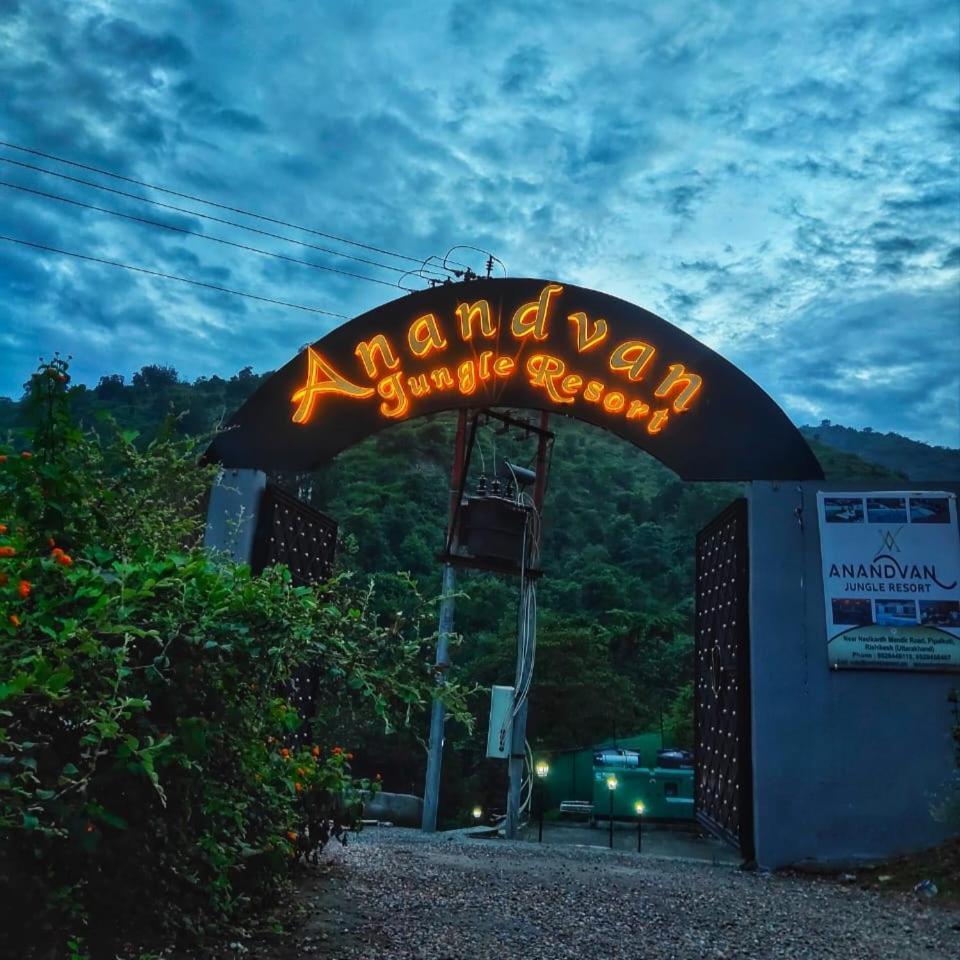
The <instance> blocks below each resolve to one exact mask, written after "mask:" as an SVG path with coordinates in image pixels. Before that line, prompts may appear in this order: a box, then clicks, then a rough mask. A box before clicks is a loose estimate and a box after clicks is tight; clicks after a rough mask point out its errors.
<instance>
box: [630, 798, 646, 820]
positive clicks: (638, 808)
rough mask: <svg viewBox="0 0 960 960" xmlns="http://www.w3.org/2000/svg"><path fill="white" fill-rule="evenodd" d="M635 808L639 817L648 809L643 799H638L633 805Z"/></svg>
mask: <svg viewBox="0 0 960 960" xmlns="http://www.w3.org/2000/svg"><path fill="white" fill-rule="evenodd" d="M633 809H634V810H635V811H636V812H637V816H638V817H641V816H643V811H644V810H646V809H647V808H646V807H645V806H644V804H643V801H642V800H638V801H637V802H636V803H635V804H634V805H633Z"/></svg>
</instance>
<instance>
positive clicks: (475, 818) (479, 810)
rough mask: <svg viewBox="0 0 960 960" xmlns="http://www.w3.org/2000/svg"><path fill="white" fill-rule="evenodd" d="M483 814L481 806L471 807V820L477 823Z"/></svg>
mask: <svg viewBox="0 0 960 960" xmlns="http://www.w3.org/2000/svg"><path fill="white" fill-rule="evenodd" d="M482 816H483V807H474V808H473V822H474V823H479V822H480V818H481V817H482Z"/></svg>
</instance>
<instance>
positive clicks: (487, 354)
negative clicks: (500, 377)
mask: <svg viewBox="0 0 960 960" xmlns="http://www.w3.org/2000/svg"><path fill="white" fill-rule="evenodd" d="M492 359H493V351H492V350H484V351H483V353H481V354H480V379H481V381H483V382H484V383H486V381H487V380H489V379H490V361H491V360H492Z"/></svg>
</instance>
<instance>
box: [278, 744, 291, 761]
mask: <svg viewBox="0 0 960 960" xmlns="http://www.w3.org/2000/svg"><path fill="white" fill-rule="evenodd" d="M280 756H281V757H283V759H284V760H286V759H287V757H289V756H290V751H289V750H288V749H287V748H286V747H283V748H282V749H281V750H280Z"/></svg>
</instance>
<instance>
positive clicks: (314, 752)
mask: <svg viewBox="0 0 960 960" xmlns="http://www.w3.org/2000/svg"><path fill="white" fill-rule="evenodd" d="M310 753H311V754H312V755H313V756H315V757H319V756H320V748H319V747H314V748H313V749H312V750H311V751H310Z"/></svg>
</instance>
